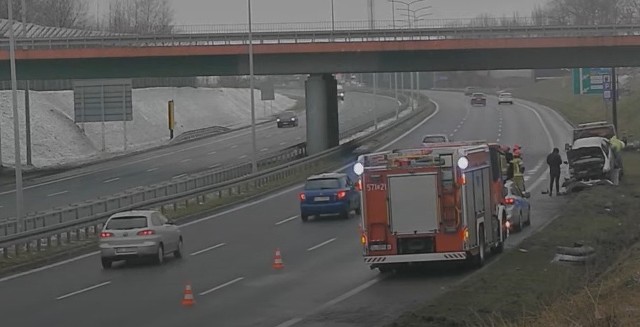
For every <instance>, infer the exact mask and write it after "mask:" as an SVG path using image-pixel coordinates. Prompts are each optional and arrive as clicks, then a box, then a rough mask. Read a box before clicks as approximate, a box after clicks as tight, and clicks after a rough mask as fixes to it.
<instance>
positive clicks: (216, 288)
mask: <svg viewBox="0 0 640 327" xmlns="http://www.w3.org/2000/svg"><path fill="white" fill-rule="evenodd" d="M243 279H244V277H238V278H236V279H234V280H232V281H228V282H226V283H224V284H222V285H218V286H216V287H214V288H212V289H210V290H208V291H204V292H202V293H200V296H202V295H207V294H209V293H211V292H215V291H217V290H219V289H221V288H223V287H227V286H229V285H232V284H235V283H237V282H239V281H241V280H243Z"/></svg>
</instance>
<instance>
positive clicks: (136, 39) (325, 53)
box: [0, 21, 640, 153]
mask: <svg viewBox="0 0 640 327" xmlns="http://www.w3.org/2000/svg"><path fill="white" fill-rule="evenodd" d="M438 22H440V21H438ZM485 23H486V22H485ZM211 27H213V28H211ZM280 27H282V26H280ZM339 27H340V28H338V29H326V26H324V27H323V26H311V27H309V26H307V27H306V28H301V30H298V31H295V30H290V29H286V28H280V29H279V30H278V28H277V27H276V28H274V27H273V26H268V27H267V26H264V27H263V28H262V29H260V28H259V29H258V32H256V33H254V36H253V39H254V53H255V57H254V58H255V59H254V60H255V73H256V74H258V75H278V74H310V77H309V80H308V81H307V86H306V93H307V97H306V98H307V112H308V114H307V117H308V119H313V120H314V124H309V125H308V126H310V127H311V128H309V129H308V131H307V139H308V140H309V142H310V148H311V150H310V151H311V152H312V153H313V152H316V150H317V151H320V150H322V149H324V148H328V147H332V146H335V145H337V143H336V142H337V141H336V140H337V138H336V137H334V136H336V135H338V132H337V126H338V124H337V121H338V117H337V97H336V85H337V83H336V80H335V78H334V77H333V76H332V73H335V72H341V73H366V72H405V71H407V72H415V71H450V70H494V69H539V68H571V67H594V66H640V55H639V54H640V24H626V25H608V26H602V25H600V26H567V25H549V24H537V25H536V24H534V22H533V21H532V22H526V23H524V24H523V23H522V22H517V23H514V24H502V25H497V26H496V25H493V24H484V25H481V26H473V21H468V22H466V23H465V22H463V23H460V22H458V23H452V22H448V23H431V24H430V25H429V24H428V25H420V26H417V27H413V28H390V27H388V25H383V27H379V28H374V29H367V28H359V27H358V26H355V25H354V26H353V28H343V27H344V26H341V25H339ZM360 27H362V26H360ZM242 29H243V27H242V26H238V25H233V27H231V28H227V29H224V28H221V27H220V25H216V26H210V27H209V28H207V27H206V26H193V27H188V26H183V27H177V28H175V29H174V30H176V31H178V32H177V33H175V34H170V35H82V36H76V35H65V36H60V37H37V36H35V37H24V38H19V39H18V40H17V45H18V47H17V49H18V50H17V53H16V56H17V69H18V74H19V76H20V78H21V79H87V78H132V77H174V76H175V77H187V76H212V75H213V76H223V75H246V74H248V73H249V64H248V56H247V53H248V49H247V44H248V41H247V40H248V37H247V33H246V32H244V31H243V30H242ZM0 49H1V50H0V79H8V78H9V64H8V63H9V60H8V59H9V53H8V51H7V49H8V40H7V39H6V38H5V39H0ZM314 140H316V141H314ZM314 142H317V146H316V145H314V144H311V143H314ZM314 149H316V150H314Z"/></svg>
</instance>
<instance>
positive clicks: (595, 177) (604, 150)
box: [563, 137, 618, 191]
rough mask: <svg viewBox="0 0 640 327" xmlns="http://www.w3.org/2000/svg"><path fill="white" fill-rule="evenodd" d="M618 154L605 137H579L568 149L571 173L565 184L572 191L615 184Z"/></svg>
mask: <svg viewBox="0 0 640 327" xmlns="http://www.w3.org/2000/svg"><path fill="white" fill-rule="evenodd" d="M615 158H616V154H615V153H614V150H613V148H612V147H611V144H610V143H609V140H608V139H606V138H604V137H586V138H580V139H577V140H576V141H575V142H574V143H573V145H572V146H571V148H570V149H569V150H568V151H567V160H568V163H569V175H570V178H568V179H567V180H566V181H565V182H564V183H563V186H564V187H566V188H567V191H570V190H571V189H573V188H576V187H577V188H584V187H589V186H593V185H602V184H613V182H612V181H615V180H617V177H616V176H614V173H615V172H616V168H618V167H617V166H616V160H615Z"/></svg>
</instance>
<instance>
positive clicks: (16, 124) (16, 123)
mask: <svg viewBox="0 0 640 327" xmlns="http://www.w3.org/2000/svg"><path fill="white" fill-rule="evenodd" d="M7 7H8V10H9V26H10V27H9V60H10V66H11V95H12V100H13V138H14V140H13V141H14V147H15V149H14V150H15V166H16V167H15V169H16V221H17V223H18V231H22V230H23V229H24V226H23V221H22V208H23V205H24V204H23V202H22V157H21V154H20V119H19V116H18V80H17V77H16V39H15V35H14V31H13V28H14V22H13V0H9V5H8V6H7Z"/></svg>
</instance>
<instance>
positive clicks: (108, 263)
mask: <svg viewBox="0 0 640 327" xmlns="http://www.w3.org/2000/svg"><path fill="white" fill-rule="evenodd" d="M101 261H102V268H103V269H111V265H112V264H113V261H112V260H111V259H109V258H102V260H101Z"/></svg>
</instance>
